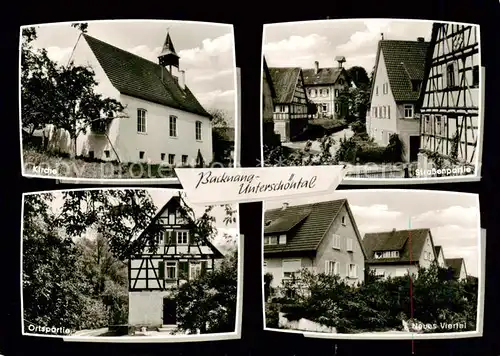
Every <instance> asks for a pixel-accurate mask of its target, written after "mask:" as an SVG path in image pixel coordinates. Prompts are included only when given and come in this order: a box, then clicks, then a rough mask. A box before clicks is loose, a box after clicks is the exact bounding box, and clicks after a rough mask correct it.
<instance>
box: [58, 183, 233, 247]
mask: <svg viewBox="0 0 500 356" xmlns="http://www.w3.org/2000/svg"><path fill="white" fill-rule="evenodd" d="M141 190H144V189H141ZM146 190H147V191H148V192H149V195H150V196H151V199H152V200H153V202H154V204H155V205H156V207H157V211H156V212H158V211H159V210H160V209H161V208H162V207H163V206H164V205H165V204H166V203H167V202H168V201H169V200H170V199H171V198H172V197H173V196H177V195H178V194H179V190H176V189H162V188H148V189H146ZM52 194H53V195H54V197H55V199H54V201H53V202H52V204H51V206H52V210H53V211H54V212H57V211H59V209H60V208H61V207H62V204H63V202H64V201H63V196H62V192H60V191H54V192H52ZM184 200H185V201H186V203H187V204H188V205H189V206H190V207H191V208H192V209H193V210H194V212H195V215H196V216H197V217H199V216H201V215H202V214H203V212H204V211H205V208H206V207H205V206H200V205H193V204H191V203H189V197H185V198H184ZM234 208H235V207H234V206H233V209H234ZM211 215H212V216H213V217H215V226H216V228H217V236H216V237H215V238H214V239H213V240H212V242H213V243H214V245H216V246H217V247H218V246H224V245H225V244H226V241H225V239H224V234H225V233H227V234H229V235H231V236H233V237H234V239H232V241H237V239H236V237H237V236H238V235H239V229H238V220H237V221H236V223H230V224H227V225H226V224H225V223H224V217H225V216H226V213H225V209H224V207H220V206H215V207H214V208H213V209H212V211H211ZM237 218H238V216H237Z"/></svg>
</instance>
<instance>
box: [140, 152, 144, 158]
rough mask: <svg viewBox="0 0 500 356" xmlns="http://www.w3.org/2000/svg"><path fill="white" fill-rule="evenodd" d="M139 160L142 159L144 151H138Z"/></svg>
mask: <svg viewBox="0 0 500 356" xmlns="http://www.w3.org/2000/svg"><path fill="white" fill-rule="evenodd" d="M139 158H140V159H144V151H139Z"/></svg>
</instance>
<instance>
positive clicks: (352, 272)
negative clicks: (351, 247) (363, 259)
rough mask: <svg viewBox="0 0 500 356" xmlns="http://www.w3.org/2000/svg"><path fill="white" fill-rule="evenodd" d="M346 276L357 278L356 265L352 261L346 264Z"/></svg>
mask: <svg viewBox="0 0 500 356" xmlns="http://www.w3.org/2000/svg"><path fill="white" fill-rule="evenodd" d="M347 276H348V277H349V278H358V266H356V265H355V264H353V263H349V264H348V265H347Z"/></svg>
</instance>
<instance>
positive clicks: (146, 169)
mask: <svg viewBox="0 0 500 356" xmlns="http://www.w3.org/2000/svg"><path fill="white" fill-rule="evenodd" d="M23 162H24V174H28V175H40V176H47V177H54V178H58V177H62V178H83V179H89V178H95V179H117V178H122V179H145V178H176V174H175V171H174V169H173V168H172V167H168V166H164V165H159V164H147V163H118V162H95V161H90V160H84V159H82V158H73V159H71V158H68V157H62V156H57V155H50V154H48V153H47V152H40V151H37V150H33V149H24V150H23ZM38 169H42V170H43V169H48V170H50V171H49V172H47V171H46V172H39V171H38Z"/></svg>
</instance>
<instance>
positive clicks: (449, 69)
mask: <svg viewBox="0 0 500 356" xmlns="http://www.w3.org/2000/svg"><path fill="white" fill-rule="evenodd" d="M446 85H447V87H448V88H449V87H454V86H455V65H454V64H453V63H450V64H448V65H447V66H446Z"/></svg>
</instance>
